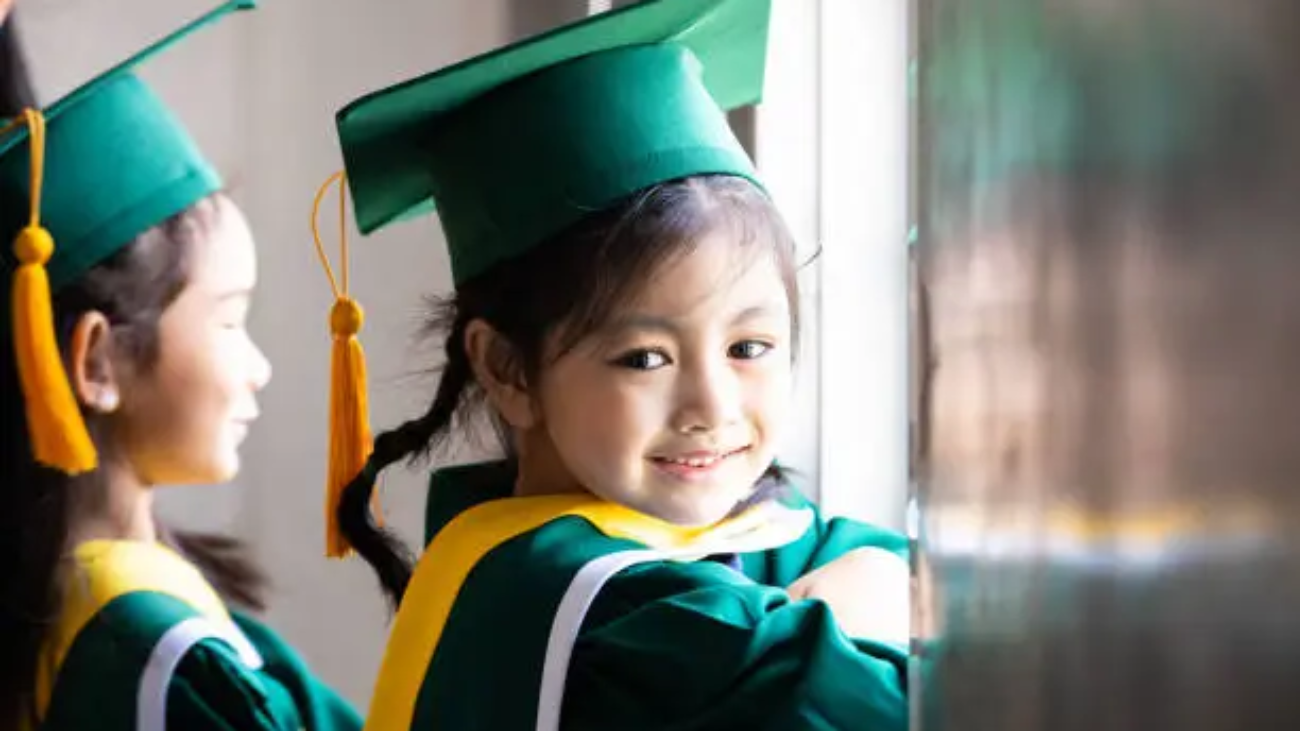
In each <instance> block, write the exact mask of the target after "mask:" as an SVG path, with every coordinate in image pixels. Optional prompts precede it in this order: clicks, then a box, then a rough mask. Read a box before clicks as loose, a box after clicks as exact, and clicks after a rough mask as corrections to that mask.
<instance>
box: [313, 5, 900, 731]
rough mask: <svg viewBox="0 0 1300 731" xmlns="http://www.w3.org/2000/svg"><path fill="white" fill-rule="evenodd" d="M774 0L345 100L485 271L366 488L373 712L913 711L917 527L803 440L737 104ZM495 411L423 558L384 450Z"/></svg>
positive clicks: (536, 716)
mask: <svg viewBox="0 0 1300 731" xmlns="http://www.w3.org/2000/svg"><path fill="white" fill-rule="evenodd" d="M768 5H769V4H768V3H767V2H765V1H762V0H707V1H703V0H648V1H647V2H642V3H638V4H635V5H632V6H630V7H628V8H626V9H622V10H618V11H614V12H611V13H607V14H604V15H600V16H597V17H595V18H592V19H589V20H587V21H584V22H582V23H579V24H576V25H574V26H570V27H567V28H563V29H560V30H558V31H555V32H553V33H550V34H547V35H544V36H541V37H538V38H534V39H529V40H527V41H524V42H522V43H520V44H518V45H515V46H512V47H509V48H506V49H503V50H500V51H497V52H495V53H492V54H489V55H487V56H483V57H480V58H477V59H472V60H470V61H467V62H465V63H462V64H460V65H457V66H454V67H452V68H450V69H446V70H443V71H440V72H437V73H434V74H431V75H429V76H425V77H422V78H419V79H415V80H412V81H408V82H406V83H403V84H399V85H397V86H395V87H392V88H390V89H387V90H384V91H380V92H376V93H374V94H371V95H369V96H367V97H364V98H362V99H360V100H358V101H357V102H354V103H353V104H352V105H350V106H348V107H347V108H345V109H344V110H343V111H342V112H340V113H339V115H338V127H339V135H340V140H341V143H342V147H343V152H344V157H345V160H346V163H347V173H348V180H349V182H350V185H351V188H352V192H353V196H354V208H355V211H356V215H357V218H358V223H359V225H360V227H361V229H362V230H363V232H369V231H373V230H376V229H378V228H380V227H382V226H384V225H385V224H387V223H389V222H390V221H392V220H394V219H396V218H398V217H400V216H402V215H404V214H406V213H407V212H408V211H410V210H412V209H414V208H415V207H417V206H419V205H420V204H422V203H424V202H426V201H429V200H431V201H432V202H433V203H434V204H435V205H436V206H437V208H438V211H439V216H440V221H441V223H442V227H443V230H444V232H445V234H446V239H447V244H448V247H449V248H450V251H451V262H452V271H453V277H454V280H455V285H456V291H455V295H454V296H453V297H451V298H450V299H448V300H446V301H445V302H444V303H443V306H442V308H441V311H440V317H439V318H438V319H437V321H436V323H435V324H436V325H437V326H438V327H439V328H440V329H441V332H442V333H443V334H444V335H445V337H446V341H445V348H446V351H445V352H446V364H445V370H444V371H443V375H442V379H441V381H440V383H439V386H438V390H437V393H436V394H435V396H434V398H433V400H432V403H431V404H430V405H429V408H428V410H427V412H426V413H425V414H424V415H423V416H421V417H420V418H418V419H415V420H413V421H411V422H408V423H406V424H404V425H402V426H401V427H399V428H398V429H396V430H394V431H392V432H388V433H385V434H381V435H380V436H379V437H378V439H377V440H376V442H375V448H374V452H373V454H372V456H371V458H370V460H369V463H368V464H367V466H366V468H365V469H364V470H363V471H362V473H361V475H360V476H359V477H358V478H357V479H356V480H355V481H353V482H352V484H351V485H349V486H348V488H347V490H346V491H345V493H344V495H343V499H342V502H341V505H340V510H339V518H340V522H341V524H342V526H343V529H344V533H345V535H346V536H347V538H348V539H349V540H350V541H351V543H352V545H353V546H354V547H355V548H356V549H357V551H358V552H359V553H360V554H361V555H362V556H363V557H364V558H365V559H366V560H367V561H368V562H370V563H371V564H372V566H374V567H375V569H376V571H377V573H378V574H379V577H380V579H381V581H382V583H383V585H384V588H385V590H386V591H387V592H388V593H389V594H390V595H391V596H392V597H393V598H394V600H395V601H396V602H397V603H399V605H400V609H399V611H398V613H397V616H396V619H395V622H394V625H393V634H392V637H391V638H390V640H389V644H388V649H387V654H386V656H385V660H384V665H383V668H382V671H381V674H380V677H379V681H378V684H377V686H376V691H375V696H374V699H373V701H372V704H371V714H370V717H369V719H368V728H374V729H408V728H411V729H434V728H491V729H506V730H508V729H525V728H539V729H553V728H557V727H563V728H572V729H620V730H622V729H648V728H657V729H669V728H672V729H686V728H690V729H724V728H725V729H740V728H744V729H757V728H772V729H813V728H816V729H827V728H837V729H848V728H861V729H881V730H882V731H901V730H902V729H904V728H906V726H907V702H906V689H905V688H906V686H905V675H906V671H905V666H906V653H905V643H906V641H907V636H908V632H907V606H908V570H907V566H906V563H905V562H904V561H903V560H902V559H901V558H900V557H901V556H902V555H904V553H905V550H906V544H905V541H904V539H903V538H901V537H900V536H897V535H894V534H892V533H888V532H885V531H881V530H878V529H874V528H871V527H868V526H865V525H861V524H857V523H853V522H851V521H845V520H832V521H825V520H823V519H821V518H820V517H819V516H818V515H817V512H816V510H815V509H814V508H813V506H812V505H811V504H810V503H809V502H808V501H807V500H806V499H804V498H803V497H802V496H801V495H800V494H799V493H798V491H797V490H796V489H795V488H794V487H793V486H792V485H791V484H790V482H789V479H788V475H787V474H786V471H785V470H783V469H781V468H780V467H779V466H778V465H777V462H776V449H777V445H778V444H779V442H780V439H781V436H782V430H783V428H784V427H785V425H786V424H787V422H788V421H789V409H790V405H791V397H792V387H793V367H794V355H795V353H796V351H797V344H798V336H799V312H798V308H797V303H798V301H799V297H798V291H797V282H796V261H795V247H794V242H793V241H792V240H791V236H790V234H789V232H788V230H787V228H786V226H785V224H784V223H783V221H782V219H781V216H780V214H779V213H778V212H777V210H776V208H775V207H774V205H773V204H772V202H771V200H770V199H769V198H768V196H767V194H766V193H765V191H764V188H763V186H762V183H761V182H760V181H759V179H758V177H757V175H756V173H755V171H754V168H753V165H752V163H751V162H750V160H749V159H748V157H747V156H746V154H745V152H744V150H743V149H742V148H741V146H740V144H739V143H738V142H737V141H736V139H735V137H734V136H733V134H732V133H731V131H730V129H729V127H728V125H727V120H726V116H725V113H724V109H726V108H731V107H735V106H739V105H742V104H747V103H753V102H755V101H756V100H757V98H758V96H759V94H760V92H761V88H762V76H763V65H764V64H763V60H764V55H765V47H766V34H767V24H768V14H769V7H768ZM475 413H486V414H487V415H488V416H489V418H490V419H492V420H493V422H494V423H495V425H496V426H497V427H498V429H499V432H500V433H501V434H502V436H503V446H505V447H506V452H507V455H508V456H507V458H506V459H504V460H501V461H497V462H492V463H488V464H478V465H465V466H459V467H452V468H449V469H444V470H440V471H438V472H436V473H435V474H434V475H433V478H432V485H431V488H430V493H429V506H428V515H427V517H428V533H429V536H430V538H431V541H430V543H429V545H428V547H427V549H426V550H425V552H424V554H423V556H422V557H421V558H420V561H419V564H418V566H416V567H415V569H414V573H412V571H411V568H410V564H409V563H408V561H407V559H406V557H405V556H406V554H405V551H404V549H403V548H402V546H401V545H400V544H399V543H398V542H397V541H396V540H395V539H394V538H393V537H392V536H391V535H389V534H387V533H386V532H383V531H380V530H378V529H377V528H376V526H375V524H374V521H373V519H372V517H371V515H370V512H369V505H370V499H371V494H372V491H373V485H374V479H375V477H376V475H377V473H378V472H379V471H380V470H381V469H383V468H384V467H385V466H387V465H389V464H391V463H393V462H395V461H398V460H401V459H403V458H407V457H411V456H418V455H421V454H424V453H425V452H427V451H428V450H430V449H431V448H434V447H437V446H440V445H443V444H445V443H446V442H447V441H448V440H450V439H451V438H453V437H455V436H458V435H462V434H464V433H465V430H466V429H467V427H468V426H469V423H468V420H469V419H470V418H471V417H472V416H473V415H474V414H475Z"/></svg>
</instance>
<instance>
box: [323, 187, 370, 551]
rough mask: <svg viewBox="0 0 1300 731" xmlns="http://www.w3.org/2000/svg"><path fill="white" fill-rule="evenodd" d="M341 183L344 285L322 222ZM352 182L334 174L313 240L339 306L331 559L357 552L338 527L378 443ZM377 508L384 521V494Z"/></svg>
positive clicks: (328, 526)
mask: <svg viewBox="0 0 1300 731" xmlns="http://www.w3.org/2000/svg"><path fill="white" fill-rule="evenodd" d="M335 182H338V184H339V237H340V244H341V248H342V262H341V267H340V268H341V270H342V275H343V282H342V284H343V286H342V287H340V286H339V284H338V281H337V280H336V279H335V278H334V271H333V269H332V268H331V267H330V263H329V257H327V256H326V255H325V247H324V245H323V244H321V238H320V232H319V230H318V229H317V226H316V219H317V216H318V213H319V211H320V204H321V200H322V199H323V198H324V197H325V193H326V192H327V191H328V190H329V187H330V186H331V185H332V184H334V183H335ZM346 189H347V179H346V178H345V177H344V175H343V173H341V172H339V173H335V174H334V175H331V176H330V178H329V179H328V180H326V181H325V183H324V185H322V186H321V188H320V190H319V191H318V192H317V193H316V201H315V203H314V204H313V205H312V217H311V228H312V237H313V238H314V239H315V241H316V253H317V254H319V255H320V260H321V264H322V265H324V267H325V275H326V277H327V278H328V279H329V283H330V289H331V290H333V292H334V300H335V301H334V306H333V307H332V308H331V309H330V333H331V335H332V337H333V340H334V342H333V345H332V347H331V353H330V425H329V430H330V433H329V466H328V468H327V473H326V476H325V555H326V556H327V557H329V558H345V557H347V556H348V555H349V554H350V553H351V552H352V547H351V546H349V545H348V542H347V540H346V539H345V538H344V537H343V534H342V532H341V531H340V530H339V525H338V506H339V500H340V498H341V497H342V494H343V489H344V488H345V487H347V485H348V483H349V482H351V481H352V480H353V479H355V478H356V477H357V475H359V474H360V473H361V470H362V468H363V467H364V466H365V464H366V460H367V459H368V458H369V457H370V451H371V448H372V446H373V439H372V435H371V432H370V416H369V414H370V409H369V403H368V397H367V393H368V391H367V388H366V355H365V351H363V350H362V349H361V342H360V341H359V340H358V339H357V333H358V332H360V330H361V326H362V324H363V323H364V321H365V315H364V313H363V312H362V310H361V306H360V305H358V304H357V303H356V301H355V300H353V299H352V298H351V297H349V296H348V244H347V220H346V215H347V207H346V203H345V201H346V199H345V195H346ZM371 509H372V510H373V511H374V513H375V515H376V521H377V522H378V521H379V517H378V516H379V503H378V491H376V492H375V498H374V500H373V502H372V505H371Z"/></svg>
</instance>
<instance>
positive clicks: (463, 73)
mask: <svg viewBox="0 0 1300 731" xmlns="http://www.w3.org/2000/svg"><path fill="white" fill-rule="evenodd" d="M770 14H771V0H643V1H642V2H640V3H637V4H635V5H631V6H628V7H625V8H621V9H619V10H615V11H611V12H608V13H604V14H601V15H597V16H594V17H591V18H588V19H586V20H584V21H582V22H579V23H575V24H573V25H569V26H566V27H563V28H560V29H558V30H555V31H552V32H550V33H547V34H544V35H541V36H537V37H534V38H530V39H528V40H525V41H522V42H520V43H517V44H515V45H512V46H508V47H505V48H503V49H500V50H497V51H494V52H492V53H489V54H486V55H483V56H480V57H477V58H474V59H470V60H468V61H465V62H463V63H460V64H457V65H455V66H451V67H449V68H446V69H443V70H441V71H437V72H435V73H432V74H429V75H426V76H421V77H419V78H416V79H412V80H410V81H407V82H405V83H402V84H398V85H396V86H393V87H390V88H388V89H384V90H382V91H378V92H374V93H372V94H369V95H367V96H365V97H362V98H361V99H358V100H356V101H354V102H353V103H351V104H350V105H348V106H347V107H346V108H344V109H343V110H341V111H340V112H339V113H338V115H337V119H336V122H337V126H338V134H339V141H340V144H341V146H342V150H343V157H344V162H345V165H346V168H347V176H348V183H349V186H350V187H351V190H352V197H353V207H354V210H355V213H356V218H357V225H358V227H359V228H360V230H361V231H362V233H367V234H368V233H371V232H373V231H376V230H378V229H379V228H381V227H383V226H385V225H387V224H388V223H390V222H392V221H395V220H399V219H402V218H406V217H409V216H411V215H414V214H416V213H421V212H427V211H428V210H430V207H431V205H436V207H437V209H438V213H439V218H440V220H441V223H442V227H443V230H444V232H445V234H446V238H447V243H448V246H449V248H450V251H451V264H452V273H453V276H454V278H455V281H456V282H457V283H460V282H464V281H465V280H467V279H471V278H473V277H475V276H477V275H479V274H481V273H483V272H484V271H485V270H487V269H488V268H490V267H491V266H492V265H494V264H496V263H498V262H500V261H502V260H505V259H509V258H511V257H514V256H518V255H519V254H520V253H522V252H524V251H526V250H528V249H529V248H531V247H534V246H537V245H538V244H540V243H542V242H543V241H545V240H546V239H547V238H549V237H551V236H553V235H555V234H557V233H559V232H561V231H562V230H564V229H565V228H567V227H568V226H570V225H572V224H573V223H575V222H576V221H578V220H579V219H580V218H582V217H583V216H585V215H588V214H590V213H591V212H593V211H598V210H601V209H604V208H607V207H609V206H610V205H611V204H613V203H616V202H617V201H619V200H620V199H622V198H625V197H626V196H629V195H631V194H633V193H635V192H637V191H639V190H642V189H644V188H647V187H649V186H652V185H654V184H656V183H662V182H666V181H670V180H675V179H679V178H683V177H687V176H690V175H699V174H729V175H736V176H741V177H745V178H748V179H750V180H753V181H754V182H756V183H757V182H758V181H757V179H756V173H755V171H754V166H753V163H752V162H751V161H750V159H749V157H748V155H747V154H746V153H745V150H744V148H743V147H742V146H741V145H740V143H739V141H738V140H736V138H735V136H734V134H733V133H732V131H731V128H730V127H729V126H728V124H727V118H726V111H728V110H730V109H733V108H736V107H739V106H743V105H747V104H754V103H757V102H758V101H759V100H760V98H761V96H762V90H763V75H764V66H765V58H766V52H767V34H768V22H769V16H770Z"/></svg>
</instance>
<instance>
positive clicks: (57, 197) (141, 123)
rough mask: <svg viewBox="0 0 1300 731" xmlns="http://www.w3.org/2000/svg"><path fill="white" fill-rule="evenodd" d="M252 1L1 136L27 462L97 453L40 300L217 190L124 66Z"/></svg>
mask: <svg viewBox="0 0 1300 731" xmlns="http://www.w3.org/2000/svg"><path fill="white" fill-rule="evenodd" d="M255 4H256V3H255V0H228V2H224V3H222V4H221V5H219V6H217V7H216V8H214V9H212V10H210V11H208V12H207V13H205V14H204V15H203V16H201V17H199V18H198V19H196V20H194V21H192V22H190V23H189V24H187V25H185V26H184V27H182V28H180V29H179V30H177V31H175V32H173V33H171V34H169V35H168V36H166V37H165V38H163V39H161V40H159V41H158V42H156V43H153V44H152V45H150V46H148V47H147V48H145V49H144V50H142V51H140V52H138V53H136V54H134V55H133V56H131V57H130V58H128V59H127V60H125V61H123V62H122V63H120V64H118V65H116V66H114V67H113V68H111V69H109V70H107V71H105V72H104V73H102V74H100V75H98V76H96V77H95V78H94V79H92V80H91V81H89V82H87V83H86V84H83V85H82V86H80V87H78V88H77V89H76V90H74V91H73V92H71V93H70V94H68V95H66V96H64V97H63V98H61V99H59V100H58V101H57V102H55V103H54V104H52V105H50V106H49V107H48V108H46V109H45V110H44V112H43V113H37V112H34V111H30V110H29V111H28V112H27V113H26V114H24V115H23V117H21V118H20V119H18V120H15V121H14V122H13V123H11V124H10V128H9V130H8V131H7V132H6V133H4V135H3V136H2V137H0V232H3V233H4V234H6V235H8V236H9V237H11V238H12V237H17V243H16V245H15V246H14V249H13V251H6V252H5V253H4V255H3V256H0V265H2V266H3V268H4V270H6V272H8V271H9V270H12V272H13V282H14V284H13V289H12V294H11V300H10V302H9V304H8V305H7V306H8V307H9V308H10V310H11V318H12V319H11V322H10V325H11V327H12V332H11V333H9V336H10V337H12V338H13V339H14V350H15V357H16V358H17V360H18V370H19V375H20V376H21V380H22V385H23V393H24V398H25V402H26V405H27V418H28V427H29V431H30V432H31V435H32V444H33V450H34V452H35V457H36V459H37V460H38V461H40V462H41V463H42V464H46V465H49V466H52V467H56V468H59V469H61V470H63V471H65V472H68V473H77V472H84V471H87V470H90V469H93V468H94V467H95V464H96V455H95V450H94V446H93V444H92V443H91V442H90V439H89V436H88V435H87V434H86V431H85V425H84V424H83V423H82V419H81V415H80V410H79V408H78V407H77V403H76V400H75V398H74V397H73V396H72V393H71V389H70V387H69V386H68V382H67V377H66V375H65V374H64V372H63V366H62V363H61V360H60V357H59V354H58V349H57V343H56V342H55V339H54V332H53V316H52V312H51V303H50V295H51V293H52V292H56V291H58V289H59V288H60V287H62V286H65V285H67V284H68V283H70V282H72V281H75V280H76V278H77V277H78V276H80V275H81V274H84V273H85V272H86V271H87V270H89V269H90V268H92V267H93V266H95V265H96V264H98V263H100V262H102V261H103V260H105V259H106V258H108V257H109V256H111V255H112V254H114V253H115V252H117V251H118V250H120V249H121V248H123V247H125V246H126V245H127V244H129V243H131V241H132V240H134V239H135V237H137V236H139V235H140V234H141V233H144V232H145V231H147V230H148V229H150V228H152V227H154V226H156V225H158V224H159V223H162V222H163V221H165V220H166V219H168V218H170V217H171V216H174V215H176V214H178V213H180V212H182V211H183V210H185V209H186V208H188V207H189V206H191V205H193V204H194V203H197V202H198V201H199V200H201V199H203V198H205V197H207V196H208V195H211V194H212V193H215V192H217V191H218V190H220V188H221V186H222V181H221V178H220V176H219V175H218V174H217V173H216V171H215V170H213V169H212V167H211V165H210V164H209V163H208V161H207V160H206V159H205V158H204V157H203V155H202V153H201V152H200V151H199V149H198V147H197V145H195V143H194V141H193V140H192V139H191V138H190V136H189V133H188V132H187V131H186V130H185V128H184V126H182V125H181V123H180V121H179V120H177V119H176V117H175V116H174V115H173V114H172V113H171V111H170V110H169V109H168V108H167V107H166V106H165V105H164V104H163V103H162V101H161V100H160V99H159V98H158V97H157V96H155V95H154V93H153V92H152V91H151V90H150V89H149V87H148V86H147V85H146V84H145V83H144V82H143V81H141V80H140V79H139V78H138V77H137V76H135V75H134V74H133V73H132V70H133V69H134V67H135V66H136V65H138V64H140V63H142V62H144V61H146V60H148V59H150V58H151V57H153V56H154V55H155V54H157V53H159V52H161V51H163V50H165V49H167V48H169V47H170V46H172V45H174V44H175V43H177V42H178V41H180V40H181V39H183V38H185V37H187V36H188V35H190V34H191V33H192V32H194V31H195V30H198V29H199V28H201V27H204V26H206V25H208V24H210V23H212V22H214V21H216V20H217V19H219V18H221V17H222V16H224V15H226V14H227V13H229V12H232V11H235V10H244V9H249V8H252V7H254V6H255Z"/></svg>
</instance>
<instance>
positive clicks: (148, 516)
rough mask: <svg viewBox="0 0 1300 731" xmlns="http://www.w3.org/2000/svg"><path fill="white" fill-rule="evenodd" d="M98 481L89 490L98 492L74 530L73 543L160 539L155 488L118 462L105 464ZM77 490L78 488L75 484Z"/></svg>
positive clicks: (80, 516) (152, 540)
mask: <svg viewBox="0 0 1300 731" xmlns="http://www.w3.org/2000/svg"><path fill="white" fill-rule="evenodd" d="M98 473H99V474H97V475H96V477H97V478H98V479H97V482H98V484H96V485H93V486H90V485H87V486H86V487H87V488H88V489H92V490H95V491H96V492H97V493H98V495H96V497H95V498H92V499H90V500H87V501H86V503H84V504H85V506H86V507H85V510H83V511H79V512H81V515H79V516H78V517H77V520H76V524H75V526H74V528H73V531H72V538H73V545H79V544H81V543H84V542H86V541H92V540H117V541H123V540H125V541H144V542H149V543H152V542H154V541H157V540H158V532H157V529H156V527H155V525H154V519H153V490H152V489H150V487H149V486H148V485H145V484H144V483H143V481H141V480H140V478H139V477H138V476H137V475H136V474H135V472H134V471H133V470H131V469H130V467H129V466H127V465H123V464H120V463H118V462H115V461H106V462H105V463H103V464H101V465H100V467H99V470H98ZM73 489H76V487H74V488H73Z"/></svg>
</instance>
